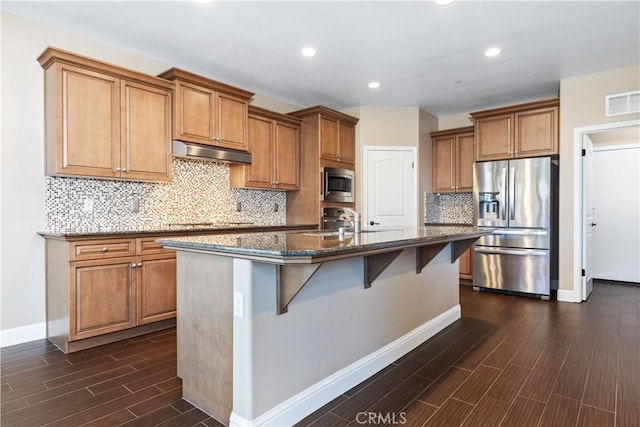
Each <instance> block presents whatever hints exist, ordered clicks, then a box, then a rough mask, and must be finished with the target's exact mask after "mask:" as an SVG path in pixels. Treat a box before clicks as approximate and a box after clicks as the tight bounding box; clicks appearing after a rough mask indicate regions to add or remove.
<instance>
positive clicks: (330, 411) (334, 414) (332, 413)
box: [310, 405, 351, 425]
mask: <svg viewBox="0 0 640 427" xmlns="http://www.w3.org/2000/svg"><path fill="white" fill-rule="evenodd" d="M338 406H340V405H338ZM338 406H336V408H337V407H338ZM333 409H335V408H332V409H330V410H329V411H328V412H326V414H331V415H333V416H334V417H338V418H340V419H341V420H345V421H346V422H348V423H350V422H351V420H348V419H346V418H344V417H342V416H340V415H338V414H336V413H335V412H333ZM323 416H324V415H320V416H319V417H318V418H316V419H315V420H313V422H312V423H311V424H310V425H313V424H315V423H316V422H317V421H318V420H319V419H320V418H322V417H323Z"/></svg>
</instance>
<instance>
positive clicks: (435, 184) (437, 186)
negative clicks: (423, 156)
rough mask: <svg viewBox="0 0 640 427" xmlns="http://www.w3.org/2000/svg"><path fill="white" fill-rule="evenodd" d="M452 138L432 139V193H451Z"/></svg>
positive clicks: (452, 182)
mask: <svg viewBox="0 0 640 427" xmlns="http://www.w3.org/2000/svg"><path fill="white" fill-rule="evenodd" d="M454 140H455V137H454V136H444V137H441V138H434V139H433V140H432V141H431V144H432V161H431V167H432V169H433V170H432V178H431V179H432V181H431V190H432V191H433V192H434V193H453V192H454V191H455V185H454V170H453V164H454V162H453V159H454V144H455V142H454Z"/></svg>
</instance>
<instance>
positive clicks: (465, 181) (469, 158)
mask: <svg viewBox="0 0 640 427" xmlns="http://www.w3.org/2000/svg"><path fill="white" fill-rule="evenodd" d="M473 147H474V138H473V133H466V134H460V135H456V150H455V151H456V152H455V161H456V168H455V169H456V192H471V191H472V190H473Z"/></svg>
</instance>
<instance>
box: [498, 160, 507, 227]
mask: <svg viewBox="0 0 640 427" xmlns="http://www.w3.org/2000/svg"><path fill="white" fill-rule="evenodd" d="M500 178H501V182H500V189H499V190H500V196H502V197H503V198H506V197H505V195H506V194H505V191H506V189H507V188H506V187H507V168H502V176H501V177H500ZM506 205H507V201H506V200H504V201H501V203H500V210H501V211H502V212H501V216H502V219H503V220H505V219H507V212H506V208H507V206H506Z"/></svg>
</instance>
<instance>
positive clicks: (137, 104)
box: [120, 80, 172, 181]
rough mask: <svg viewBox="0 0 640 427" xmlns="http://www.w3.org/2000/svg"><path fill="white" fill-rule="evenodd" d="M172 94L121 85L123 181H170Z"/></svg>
mask: <svg viewBox="0 0 640 427" xmlns="http://www.w3.org/2000/svg"><path fill="white" fill-rule="evenodd" d="M171 101H172V100H171V92H170V91H168V90H164V89H158V88H154V87H151V86H147V85H142V84H139V83H133V82H128V81H124V80H123V81H122V109H121V111H122V121H121V123H122V138H121V140H122V149H121V155H122V160H121V163H120V164H121V168H122V177H123V178H131V179H144V180H157V181H168V180H170V178H171V147H170V145H171Z"/></svg>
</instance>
